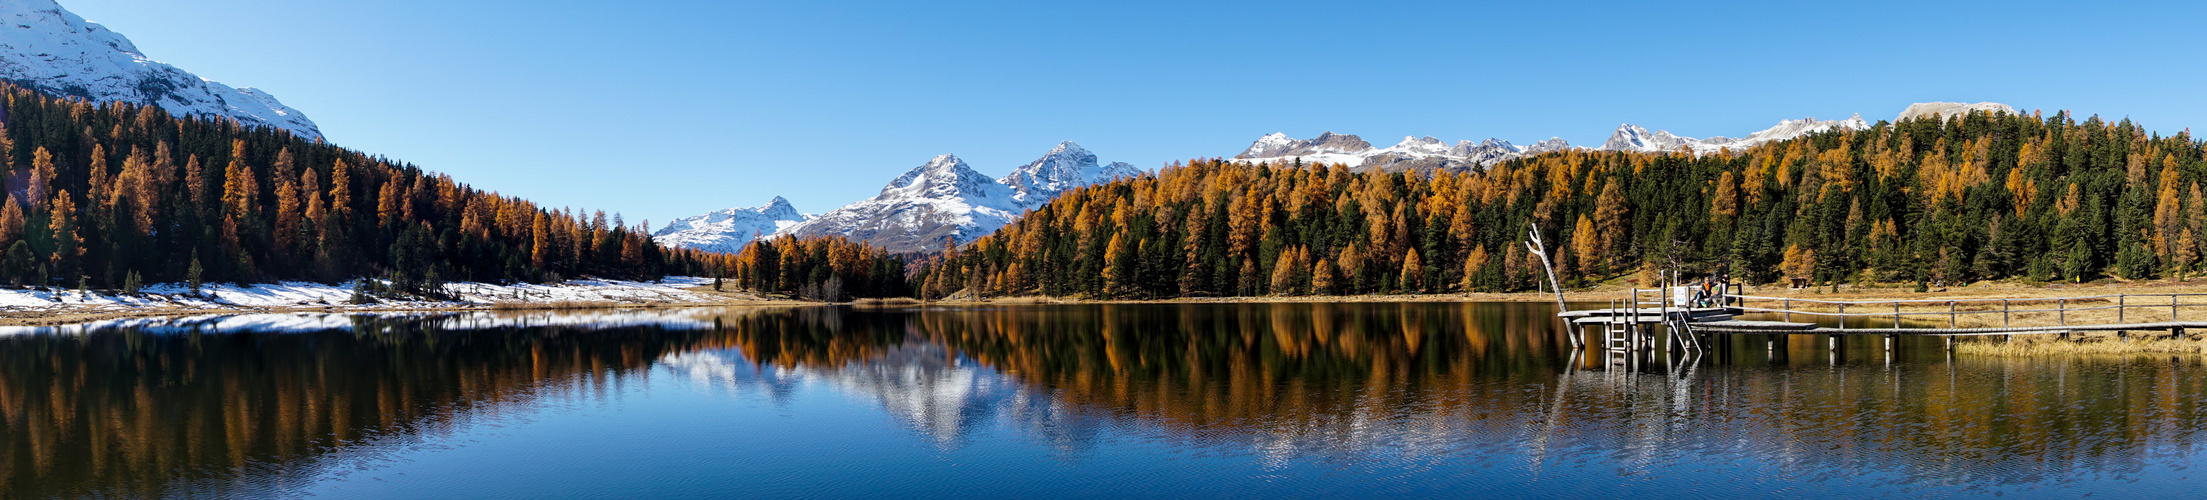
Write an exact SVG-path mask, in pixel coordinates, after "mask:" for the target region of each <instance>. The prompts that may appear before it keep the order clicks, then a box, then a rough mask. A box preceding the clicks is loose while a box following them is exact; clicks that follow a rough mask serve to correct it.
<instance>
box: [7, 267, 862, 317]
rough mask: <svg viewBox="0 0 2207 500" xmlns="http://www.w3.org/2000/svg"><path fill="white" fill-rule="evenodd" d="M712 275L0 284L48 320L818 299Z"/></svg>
mask: <svg viewBox="0 0 2207 500" xmlns="http://www.w3.org/2000/svg"><path fill="white" fill-rule="evenodd" d="M712 281H713V280H712V279H710V278H698V277H669V278H666V279H662V280H659V281H657V282H636V281H621V280H598V279H584V280H569V281H566V282H563V283H557V284H529V283H514V284H496V283H465V282H463V283H448V284H445V285H444V290H445V292H446V295H447V296H446V297H445V298H444V299H441V300H437V299H424V298H419V297H400V296H395V295H390V294H384V295H380V296H371V297H369V299H368V300H365V301H356V300H355V294H354V287H355V286H356V283H357V282H347V283H342V284H336V285H331V284H325V283H314V282H281V283H259V284H245V285H241V284H234V283H209V284H204V285H201V286H200V287H199V289H198V290H196V291H195V290H192V289H190V288H189V287H187V286H184V285H182V284H176V283H165V284H156V285H152V286H148V287H146V288H145V289H144V290H142V291H140V292H138V293H125V292H121V291H117V290H70V289H62V288H53V287H22V288H11V289H0V326H47V325H65V324H74V323H83V322H90V321H100V320H109V319H118V318H151V317H170V316H205V315H218V314H255V313H360V314H367V313H397V312H434V311H475V310H560V309H648V308H672V307H719V306H779V305H817V304H819V303H818V302H809V301H798V300H791V299H787V298H782V297H771V296H764V295H759V294H755V293H748V292H742V291H736V290H725V291H716V290H713V288H712Z"/></svg>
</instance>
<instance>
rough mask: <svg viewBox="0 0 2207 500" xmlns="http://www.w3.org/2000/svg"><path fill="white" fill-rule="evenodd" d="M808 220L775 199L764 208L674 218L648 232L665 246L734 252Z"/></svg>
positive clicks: (785, 203)
mask: <svg viewBox="0 0 2207 500" xmlns="http://www.w3.org/2000/svg"><path fill="white" fill-rule="evenodd" d="M808 218H810V216H808V215H805V214H801V213H797V209H796V208H795V207H791V206H789V200H785V199H782V197H780V196H776V197H774V200H773V201H771V202H768V203H767V204H766V205H763V206H757V207H748V208H730V209H726V210H716V211H713V212H708V213H706V214H704V215H697V216H691V217H683V218H680V219H675V220H674V222H670V223H668V224H667V227H665V228H661V229H660V230H658V231H655V232H653V233H651V237H652V240H653V241H657V242H659V244H661V245H666V246H673V247H682V248H694V249H698V250H705V251H709V252H722V253H735V252H736V251H738V250H742V249H743V245H745V244H748V243H751V240H753V239H757V238H761V237H765V236H771V235H773V234H775V233H778V232H781V231H782V230H783V229H787V228H789V227H791V226H795V225H797V224H798V223H801V222H804V221H805V220H806V219H808Z"/></svg>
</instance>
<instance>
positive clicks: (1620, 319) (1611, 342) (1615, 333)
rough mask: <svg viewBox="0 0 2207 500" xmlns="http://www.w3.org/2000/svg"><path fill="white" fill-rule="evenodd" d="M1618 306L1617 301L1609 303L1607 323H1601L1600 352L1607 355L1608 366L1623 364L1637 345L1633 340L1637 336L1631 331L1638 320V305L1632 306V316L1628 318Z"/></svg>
mask: <svg viewBox="0 0 2207 500" xmlns="http://www.w3.org/2000/svg"><path fill="white" fill-rule="evenodd" d="M1618 306H1619V304H1618V302H1617V301H1614V300H1612V301H1610V302H1609V310H1610V312H1611V314H1610V315H1609V321H1604V322H1602V350H1603V351H1605V352H1607V353H1608V354H1607V355H1606V357H1607V358H1608V360H1609V362H1610V364H1621V363H1624V362H1625V361H1626V360H1627V359H1628V358H1629V357H1630V356H1631V355H1632V350H1633V348H1634V347H1635V344H1636V343H1637V342H1636V341H1637V339H1635V338H1633V336H1634V335H1637V332H1634V331H1633V330H1634V328H1633V326H1634V325H1633V322H1634V321H1638V320H1639V317H1638V313H1639V309H1638V308H1639V305H1638V304H1633V310H1632V312H1633V314H1634V315H1633V316H1630V317H1628V316H1625V315H1624V314H1623V311H1624V309H1623V308H1620V307H1618Z"/></svg>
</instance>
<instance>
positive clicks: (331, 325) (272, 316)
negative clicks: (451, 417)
mask: <svg viewBox="0 0 2207 500" xmlns="http://www.w3.org/2000/svg"><path fill="white" fill-rule="evenodd" d="M722 312H724V310H721V309H712V308H704V309H699V308H679V309H588V310H560V311H548V310H524V311H457V312H455V311H411V312H408V311H398V312H392V311H384V312H290V313H258V314H202V315H194V316H169V317H134V318H116V319H105V320H97V321H87V322H84V323H78V324H71V325H60V326H0V337H6V336H11V335H69V334H85V333H92V332H101V331H114V330H129V331H134V332H142V333H152V334H180V333H195V332H206V333H256V332H259V333H300V332H320V331H331V330H343V331H352V330H356V329H359V328H363V327H364V326H363V325H368V326H365V327H366V328H376V326H373V325H378V324H384V325H388V324H390V323H389V322H391V321H400V320H406V321H414V322H416V324H418V325H421V326H423V327H427V328H433V329H437V330H447V331H461V330H483V329H491V328H529V327H543V326H568V327H580V328H589V329H595V328H618V327H636V326H658V327H662V328H673V329H685V330H694V329H701V328H711V327H712V326H713V321H712V317H713V315H715V314H719V313H722ZM362 319H370V320H384V321H385V322H384V323H376V322H369V323H362V322H361V321H360V320H362Z"/></svg>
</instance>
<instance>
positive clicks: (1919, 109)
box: [1899, 102, 2015, 120]
mask: <svg viewBox="0 0 2207 500" xmlns="http://www.w3.org/2000/svg"><path fill="white" fill-rule="evenodd" d="M1978 111H1992V112H1996V113H2009V114H2014V113H2015V108H2012V107H2008V105H2006V104H2001V103H1997V102H1980V103H1975V104H1965V103H1959V102H1919V103H1915V104H1910V105H1908V109H1904V110H1901V112H1900V118H1899V119H1900V120H1909V119H1913V118H1922V117H1926V116H1932V115H1938V117H1939V119H1941V120H1952V119H1954V117H1955V116H1958V115H1961V114H1964V113H1975V112H1978Z"/></svg>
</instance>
